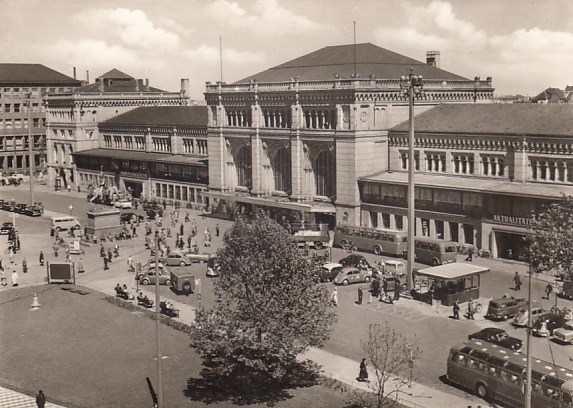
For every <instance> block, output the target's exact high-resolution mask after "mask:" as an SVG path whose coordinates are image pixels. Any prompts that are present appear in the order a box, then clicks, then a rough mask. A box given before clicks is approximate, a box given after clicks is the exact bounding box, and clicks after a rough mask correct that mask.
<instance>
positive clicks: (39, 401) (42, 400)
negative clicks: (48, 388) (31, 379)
mask: <svg viewBox="0 0 573 408" xmlns="http://www.w3.org/2000/svg"><path fill="white" fill-rule="evenodd" d="M36 405H37V406H38V408H44V407H45V406H46V396H45V395H44V391H42V390H40V391H38V395H36Z"/></svg>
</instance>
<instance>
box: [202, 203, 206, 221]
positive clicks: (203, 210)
mask: <svg viewBox="0 0 573 408" xmlns="http://www.w3.org/2000/svg"><path fill="white" fill-rule="evenodd" d="M206 208H207V206H206V205H204V206H203V207H202V208H201V218H203V219H205V218H207V211H206Z"/></svg>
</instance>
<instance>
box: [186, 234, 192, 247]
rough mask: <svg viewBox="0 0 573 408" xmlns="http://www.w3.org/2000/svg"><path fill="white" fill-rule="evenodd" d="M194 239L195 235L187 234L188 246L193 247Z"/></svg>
mask: <svg viewBox="0 0 573 408" xmlns="http://www.w3.org/2000/svg"><path fill="white" fill-rule="evenodd" d="M192 239H193V237H192V236H191V234H189V235H187V248H188V249H191V240H192Z"/></svg>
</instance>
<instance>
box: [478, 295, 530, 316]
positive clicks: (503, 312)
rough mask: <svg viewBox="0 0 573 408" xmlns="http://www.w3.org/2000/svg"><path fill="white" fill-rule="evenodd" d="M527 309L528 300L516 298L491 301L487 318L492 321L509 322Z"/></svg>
mask: <svg viewBox="0 0 573 408" xmlns="http://www.w3.org/2000/svg"><path fill="white" fill-rule="evenodd" d="M524 307H527V299H524V298H516V297H513V296H511V297H507V296H504V297H501V298H497V299H492V300H490V301H489V306H488V308H487V313H486V315H485V317H486V318H487V319H491V320H507V319H509V318H510V317H513V316H515V315H516V314H518V313H519V311H520V310H521V309H522V308H524Z"/></svg>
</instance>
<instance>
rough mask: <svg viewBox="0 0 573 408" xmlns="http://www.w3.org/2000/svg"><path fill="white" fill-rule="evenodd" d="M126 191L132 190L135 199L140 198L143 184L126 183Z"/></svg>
mask: <svg viewBox="0 0 573 408" xmlns="http://www.w3.org/2000/svg"><path fill="white" fill-rule="evenodd" d="M124 184H125V189H126V190H130V193H131V196H132V197H133V198H140V197H141V193H142V191H143V183H141V182H139V181H124Z"/></svg>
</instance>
